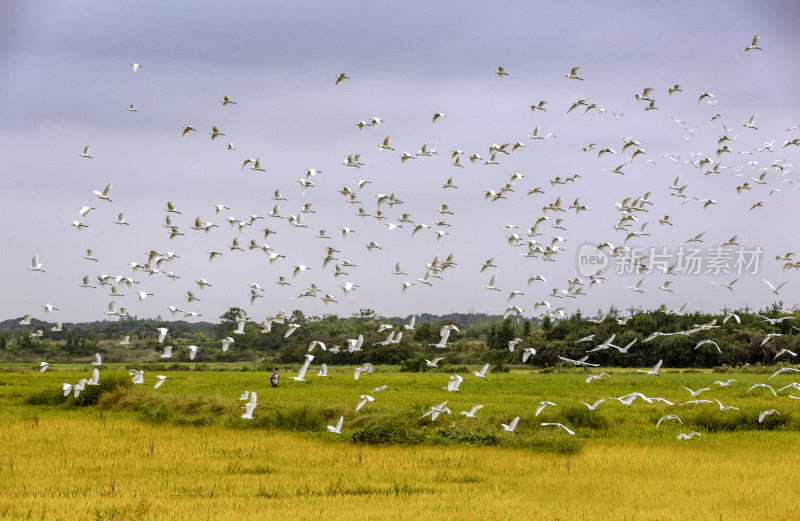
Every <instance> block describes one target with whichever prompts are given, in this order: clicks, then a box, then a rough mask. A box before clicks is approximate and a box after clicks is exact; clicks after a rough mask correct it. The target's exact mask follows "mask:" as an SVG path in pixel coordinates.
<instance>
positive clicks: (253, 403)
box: [242, 391, 258, 420]
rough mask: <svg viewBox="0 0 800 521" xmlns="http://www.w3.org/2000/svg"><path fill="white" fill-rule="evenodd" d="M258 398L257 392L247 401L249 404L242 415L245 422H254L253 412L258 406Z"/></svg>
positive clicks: (253, 392)
mask: <svg viewBox="0 0 800 521" xmlns="http://www.w3.org/2000/svg"><path fill="white" fill-rule="evenodd" d="M257 401H258V396H257V395H256V392H255V391H252V392H251V393H250V396H249V398H248V400H247V403H246V404H245V405H244V406H243V407H242V409H244V410H245V412H244V414H242V418H243V419H245V420H252V419H253V411H254V410H255V409H256V407H257V406H258V403H257Z"/></svg>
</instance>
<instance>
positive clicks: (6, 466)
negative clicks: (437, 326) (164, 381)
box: [0, 412, 800, 521]
mask: <svg viewBox="0 0 800 521" xmlns="http://www.w3.org/2000/svg"><path fill="white" fill-rule="evenodd" d="M1 421H2V425H0V437H1V438H2V444H0V469H1V470H0V518H1V519H37V520H39V519H41V520H69V521H76V520H83V519H96V520H101V519H108V520H111V519H114V520H136V521H144V520H150V519H169V520H183V519H187V520H206V519H208V520H243V519H286V518H291V519H309V520H310V519H326V520H330V521H334V520H340V519H341V520H351V519H375V520H378V519H380V520H386V519H474V518H481V519H491V520H496V519H552V520H556V519H560V520H570V521H573V520H575V521H577V520H621V519H627V520H671V519H675V520H706V519H707V520H720V519H722V520H728V519H742V520H791V519H800V501H798V498H800V481H798V480H797V474H796V470H797V468H799V467H800V451H799V450H798V449H800V436H797V434H796V433H794V432H786V431H783V432H762V433H760V434H759V437H758V440H757V441H755V440H754V439H753V438H751V437H748V436H745V435H738V434H717V435H715V437H714V439H713V440H711V439H699V440H692V441H690V442H677V441H676V442H673V443H663V442H652V441H651V442H648V441H644V442H643V441H642V440H631V441H630V442H620V441H617V440H615V441H606V442H595V443H591V444H587V445H586V446H585V447H583V448H582V449H581V451H579V452H578V453H577V454H573V455H555V454H549V453H542V452H531V451H526V450H522V449H509V448H498V447H465V446H457V447H452V446H436V447H430V446H415V447H397V446H391V447H375V446H360V445H355V444H352V443H350V442H345V441H343V440H341V439H339V438H336V437H333V436H332V440H331V441H326V440H325V439H320V437H318V436H309V435H305V434H297V433H275V432H268V433H265V432H263V431H258V430H234V429H229V428H225V427H222V426H208V427H192V426H181V425H171V424H148V423H145V422H141V421H137V420H135V419H131V418H126V417H119V416H114V415H109V414H104V413H98V412H95V413H91V414H85V415H80V416H71V415H59V416H47V417H45V418H38V417H36V416H33V415H31V416H29V417H25V416H24V415H23V416H18V417H8V416H5V417H3V418H2V420H1Z"/></svg>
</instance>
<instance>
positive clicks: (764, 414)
mask: <svg viewBox="0 0 800 521" xmlns="http://www.w3.org/2000/svg"><path fill="white" fill-rule="evenodd" d="M770 414H777V415H778V416H780V415H781V413H779V412H778V411H776V410H775V409H769V410H767V411H762V412H760V413H758V423H762V422H763V421H764V418H766V417H767V416H769V415H770Z"/></svg>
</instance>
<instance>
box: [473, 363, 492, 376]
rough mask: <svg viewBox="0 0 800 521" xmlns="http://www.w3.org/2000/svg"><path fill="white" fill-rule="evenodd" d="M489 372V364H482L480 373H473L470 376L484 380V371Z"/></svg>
mask: <svg viewBox="0 0 800 521" xmlns="http://www.w3.org/2000/svg"><path fill="white" fill-rule="evenodd" d="M488 370H489V364H484V366H483V367H482V368H481V370H480V371H477V372H475V371H473V372H472V374H474V375H475V376H477V377H478V378H486V371H488Z"/></svg>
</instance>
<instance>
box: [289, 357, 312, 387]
mask: <svg viewBox="0 0 800 521" xmlns="http://www.w3.org/2000/svg"><path fill="white" fill-rule="evenodd" d="M305 357H306V361H305V362H303V365H302V366H300V370H299V371H297V376H290V377H289V378H291V379H292V380H294V381H295V382H303V383H310V382H307V381H306V380H305V376H306V371H308V366H309V365H311V361H312V360H314V355H309V354H306V355H305Z"/></svg>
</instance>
